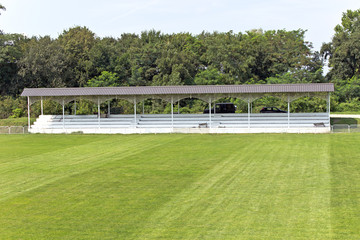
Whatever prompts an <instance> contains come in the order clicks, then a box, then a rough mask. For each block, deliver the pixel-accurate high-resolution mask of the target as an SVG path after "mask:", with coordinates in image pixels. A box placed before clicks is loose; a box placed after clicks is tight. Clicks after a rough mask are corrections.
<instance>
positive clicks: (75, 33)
mask: <svg viewBox="0 0 360 240" xmlns="http://www.w3.org/2000/svg"><path fill="white" fill-rule="evenodd" d="M58 41H59V43H60V45H61V47H62V48H63V50H64V52H65V55H66V61H67V65H68V67H69V68H71V69H72V75H73V76H72V78H71V79H68V81H67V82H66V86H68V87H81V86H84V85H85V84H86V83H87V81H88V80H89V79H91V78H92V77H94V76H95V75H96V72H95V69H94V68H93V65H92V62H91V61H90V51H91V49H92V47H93V46H94V45H95V43H96V41H97V38H96V37H95V34H94V33H93V32H92V31H90V30H89V29H88V28H86V27H74V28H71V29H69V30H65V31H64V32H63V33H62V34H61V35H60V36H59V38H58Z"/></svg>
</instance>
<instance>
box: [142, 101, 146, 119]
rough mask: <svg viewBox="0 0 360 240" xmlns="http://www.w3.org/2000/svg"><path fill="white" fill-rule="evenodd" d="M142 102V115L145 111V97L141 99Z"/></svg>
mask: <svg viewBox="0 0 360 240" xmlns="http://www.w3.org/2000/svg"><path fill="white" fill-rule="evenodd" d="M142 104H143V109H142V114H143V115H144V113H145V99H144V100H143V102H142Z"/></svg>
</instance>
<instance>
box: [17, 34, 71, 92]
mask: <svg viewBox="0 0 360 240" xmlns="http://www.w3.org/2000/svg"><path fill="white" fill-rule="evenodd" d="M18 66H19V72H18V73H19V76H20V77H21V78H22V79H23V87H65V86H66V81H67V79H71V77H72V76H71V72H70V68H69V66H67V62H66V55H65V54H64V51H63V49H62V47H61V46H60V44H59V43H58V42H57V41H55V40H52V39H51V38H50V37H49V36H45V37H40V38H36V37H34V38H32V39H31V41H30V42H29V43H28V44H27V48H26V51H25V53H24V56H23V57H22V58H21V60H20V61H19V62H18Z"/></svg>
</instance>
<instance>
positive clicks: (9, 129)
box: [8, 126, 11, 135]
mask: <svg viewBox="0 0 360 240" xmlns="http://www.w3.org/2000/svg"><path fill="white" fill-rule="evenodd" d="M8 129H9V135H10V134H11V127H10V126H9V127H8Z"/></svg>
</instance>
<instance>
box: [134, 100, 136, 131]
mask: <svg viewBox="0 0 360 240" xmlns="http://www.w3.org/2000/svg"><path fill="white" fill-rule="evenodd" d="M134 127H135V128H136V97H134Z"/></svg>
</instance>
